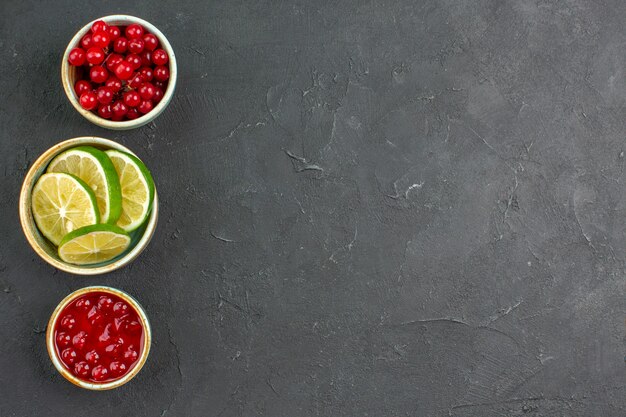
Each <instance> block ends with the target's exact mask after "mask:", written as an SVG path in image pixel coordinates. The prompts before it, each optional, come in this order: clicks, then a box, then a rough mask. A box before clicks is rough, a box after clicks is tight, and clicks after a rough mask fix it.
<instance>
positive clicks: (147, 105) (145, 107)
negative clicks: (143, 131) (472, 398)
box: [129, 100, 153, 325]
mask: <svg viewBox="0 0 626 417" xmlns="http://www.w3.org/2000/svg"><path fill="white" fill-rule="evenodd" d="M152 107H153V105H152V101H150V100H144V101H142V102H141V103H139V106H137V110H138V111H139V113H141V114H146V113H149V112H150V110H152ZM129 325H130V323H129Z"/></svg>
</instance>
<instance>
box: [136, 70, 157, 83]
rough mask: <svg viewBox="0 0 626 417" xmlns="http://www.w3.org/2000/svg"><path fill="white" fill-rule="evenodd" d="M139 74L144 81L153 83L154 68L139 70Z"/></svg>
mask: <svg viewBox="0 0 626 417" xmlns="http://www.w3.org/2000/svg"><path fill="white" fill-rule="evenodd" d="M139 74H141V78H143V80H144V81H147V82H149V81H152V77H153V75H154V74H153V72H152V68H148V67H143V68H141V69H140V70H139Z"/></svg>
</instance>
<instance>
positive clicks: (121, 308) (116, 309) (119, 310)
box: [113, 100, 134, 317]
mask: <svg viewBox="0 0 626 417" xmlns="http://www.w3.org/2000/svg"><path fill="white" fill-rule="evenodd" d="M124 102H126V100H124ZM126 105H129V104H128V103H126ZM129 106H130V105H129ZM130 107H134V106H130ZM128 312H129V307H128V304H126V303H125V302H123V301H118V302H117V303H115V304H114V305H113V314H114V315H115V316H116V317H119V316H122V315H124V314H126V313H128Z"/></svg>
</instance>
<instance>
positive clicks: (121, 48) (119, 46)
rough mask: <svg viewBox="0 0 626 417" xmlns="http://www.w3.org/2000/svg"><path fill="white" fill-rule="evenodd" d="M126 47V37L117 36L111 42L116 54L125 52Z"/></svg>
mask: <svg viewBox="0 0 626 417" xmlns="http://www.w3.org/2000/svg"><path fill="white" fill-rule="evenodd" d="M127 48H128V40H127V39H126V38H122V37H120V38H117V39H116V40H115V42H113V50H114V51H115V52H117V53H118V54H123V53H124V52H126V49H127Z"/></svg>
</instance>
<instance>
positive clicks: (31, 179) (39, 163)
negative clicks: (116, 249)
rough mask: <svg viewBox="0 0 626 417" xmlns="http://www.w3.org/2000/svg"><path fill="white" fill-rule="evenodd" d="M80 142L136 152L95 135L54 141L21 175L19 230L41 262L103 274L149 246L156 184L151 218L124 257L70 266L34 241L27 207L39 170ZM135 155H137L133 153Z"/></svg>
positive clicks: (82, 272) (76, 271)
mask: <svg viewBox="0 0 626 417" xmlns="http://www.w3.org/2000/svg"><path fill="white" fill-rule="evenodd" d="M79 145H95V146H100V147H108V148H111V149H118V150H121V151H124V152H128V153H130V154H132V155H135V153H134V152H133V151H131V150H130V149H128V148H127V147H126V146H124V145H122V144H120V143H117V142H115V141H112V140H110V139H105V138H100V137H97V136H80V137H76V138H71V139H67V140H64V141H62V142H59V143H57V144H56V145H54V146H52V147H50V148H48V149H47V150H46V151H45V152H44V153H42V154H41V155H40V156H39V158H37V160H36V161H35V162H33V164H32V165H31V167H30V168H29V169H28V172H27V173H26V176H25V177H24V181H23V183H22V188H21V191H20V199H19V214H20V224H21V226H22V231H23V232H24V236H26V240H27V241H28V243H29V244H30V246H31V247H32V248H33V250H34V251H35V252H36V253H37V255H39V256H40V257H41V258H42V259H43V260H44V261H46V262H47V263H48V264H50V265H52V266H54V267H55V268H57V269H60V270H61V271H65V272H69V273H71V274H76V275H98V274H104V273H108V272H112V271H115V270H116V269H119V268H122V267H123V266H125V265H127V264H129V263H130V262H132V261H133V260H134V259H135V258H137V256H139V254H140V253H141V252H143V251H144V249H145V248H146V247H147V246H148V243H149V242H150V240H151V239H152V236H153V235H154V232H155V230H156V225H157V222H158V217H159V199H158V195H157V190H156V185H155V190H154V200H153V202H152V212H151V213H150V217H148V220H147V224H146V229H145V230H144V232H143V235H142V236H141V238H140V239H139V240H138V241H137V243H136V244H135V246H134V247H133V248H132V249H131V250H130V251H129V252H128V253H127V254H126V255H124V256H123V257H121V258H119V259H116V260H115V261H113V262H111V263H109V264H106V265H102V266H97V267H85V266H79V265H72V264H69V263H66V262H62V261H60V260H57V259H55V258H53V257H51V256H50V255H48V253H46V251H45V250H44V249H43V248H42V247H41V246H40V245H39V244H38V243H37V241H36V239H35V237H34V228H36V227H37V225H36V224H35V222H34V219H33V217H32V213H31V208H30V198H29V197H30V193H31V190H32V188H33V187H34V185H35V181H36V179H37V178H38V176H39V175H38V171H39V170H40V169H41V168H42V167H43V166H45V165H47V164H48V163H49V162H50V161H51V160H52V158H54V157H55V156H56V155H58V154H59V153H60V152H63V151H65V150H67V149H70V148H72V147H75V146H79ZM135 156H137V155H135Z"/></svg>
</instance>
